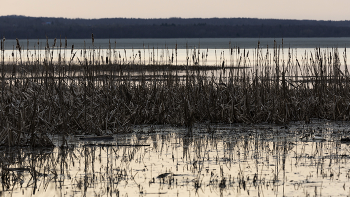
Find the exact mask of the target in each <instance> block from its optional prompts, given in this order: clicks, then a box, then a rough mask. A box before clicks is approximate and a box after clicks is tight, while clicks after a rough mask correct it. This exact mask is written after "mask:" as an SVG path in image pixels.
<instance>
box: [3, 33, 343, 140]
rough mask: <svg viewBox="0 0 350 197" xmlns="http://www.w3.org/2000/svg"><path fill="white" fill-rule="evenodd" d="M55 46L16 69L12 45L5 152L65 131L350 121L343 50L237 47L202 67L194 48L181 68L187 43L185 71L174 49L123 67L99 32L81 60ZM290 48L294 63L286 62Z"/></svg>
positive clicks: (5, 105) (5, 98)
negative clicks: (297, 54)
mask: <svg viewBox="0 0 350 197" xmlns="http://www.w3.org/2000/svg"><path fill="white" fill-rule="evenodd" d="M55 40H56V39H55ZM4 42H5V40H3V41H2V46H3V44H4ZM48 43H49V42H48V40H47V43H46V45H45V55H44V59H43V60H41V54H40V52H39V51H38V53H37V54H36V57H32V60H28V61H25V62H23V61H22V55H21V48H22V46H20V45H19V42H17V46H16V48H17V50H18V52H19V58H15V57H14V55H13V61H12V62H7V63H6V64H5V61H4V47H2V64H1V65H2V68H1V76H2V80H1V105H0V113H1V117H3V118H1V131H0V132H1V133H0V136H2V138H1V142H0V143H1V144H2V145H9V146H13V145H33V146H47V145H48V144H47V143H46V142H45V140H44V141H37V142H35V138H39V139H40V138H45V136H46V135H47V134H58V133H59V134H64V135H66V134H96V135H106V134H112V133H118V132H120V131H124V130H127V129H125V128H128V127H130V125H137V124H169V125H174V126H187V127H188V128H192V125H193V124H194V123H208V122H209V123H261V122H268V123H277V124H287V123H288V122H290V121H305V122H306V123H309V122H310V121H311V120H312V119H313V118H320V119H331V120H349V117H350V116H349V115H350V111H349V110H350V108H349V105H348V103H349V102H350V100H349V98H348V94H349V72H348V69H347V66H346V56H345V55H346V53H345V55H343V58H344V62H345V70H342V69H341V63H340V55H339V53H338V49H337V48H334V49H329V50H327V51H321V50H320V49H315V51H314V53H311V54H306V53H305V56H304V58H303V59H301V60H298V59H294V58H293V52H292V50H293V49H284V48H283V45H282V46H279V45H277V43H276V42H275V44H274V46H273V48H272V49H269V48H268V49H267V52H266V53H263V52H262V49H261V48H260V44H259V43H258V47H257V48H256V50H255V52H254V54H253V55H249V51H246V50H245V49H243V50H242V49H240V48H239V47H232V48H231V53H230V54H229V56H230V57H229V58H227V57H225V54H224V53H223V52H222V53H221V54H220V57H219V58H217V53H216V51H215V56H216V58H217V59H219V61H220V63H218V62H217V61H218V60H217V61H216V65H215V66H209V65H205V64H206V61H205V59H206V58H207V56H208V53H206V54H205V53H202V60H201V61H200V56H201V54H200V51H199V50H196V49H194V50H192V49H189V47H188V46H187V45H186V60H187V62H186V65H177V46H175V55H176V57H175V64H174V57H173V55H174V54H173V53H172V55H170V51H169V49H168V48H165V49H164V50H161V53H162V55H161V56H160V58H159V59H158V57H159V55H158V53H159V52H158V51H159V49H158V47H157V49H156V52H155V49H154V48H153V50H148V51H149V53H150V54H149V57H152V56H153V57H152V58H153V59H152V60H150V62H153V63H152V64H149V65H145V60H144V61H142V55H141V54H142V53H141V50H140V51H138V52H137V53H136V54H133V55H132V57H130V58H128V57H127V56H126V52H125V57H124V58H123V60H122V58H121V55H120V54H119V55H116V57H117V59H115V58H114V59H112V55H111V54H115V53H114V52H113V51H112V47H109V53H108V54H107V55H106V57H103V56H101V54H100V52H99V49H97V48H96V46H95V45H94V37H93V34H92V43H93V48H92V49H84V50H81V56H80V57H78V55H76V54H77V53H78V52H79V51H78V50H75V49H74V45H72V47H71V53H70V57H66V54H65V52H64V54H63V55H62V54H61V52H60V51H61V47H62V44H61V41H60V44H59V46H58V45H56V41H55V42H54V44H53V45H52V46H50V45H49V44H48ZM39 47H40V46H39V44H38V49H39ZM165 47H167V46H166V45H165ZM230 47H231V44H230ZM57 48H59V49H58V50H56V49H57ZM64 48H67V39H65V46H64ZM57 51H59V53H58V57H59V58H58V60H59V61H58V62H55V61H53V59H54V55H55V53H54V52H57ZM145 51H146V50H145V49H144V53H145ZM286 51H288V59H287V60H285V59H280V57H281V56H282V57H283V54H284V53H285V52H286ZM155 53H156V54H157V55H156V54H155ZM15 54H17V53H15ZM281 54H282V55H281ZM16 56H17V55H16ZM155 56H156V57H155ZM28 59H30V58H28ZM128 59H129V61H128ZM137 59H138V60H137ZM75 62H77V63H75ZM180 72H182V73H183V74H182V75H180ZM34 142H35V143H34ZM41 143H42V144H41Z"/></svg>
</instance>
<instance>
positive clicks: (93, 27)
mask: <svg viewBox="0 0 350 197" xmlns="http://www.w3.org/2000/svg"><path fill="white" fill-rule="evenodd" d="M91 33H94V35H95V37H96V38H228V37H229V38H235V37H349V36H350V21H316V20H282V19H254V18H208V19H201V18H192V19H182V18H169V19H128V18H111V19H66V18H44V17H24V16H2V17H0V35H1V36H5V37H6V38H9V39H14V38H19V39H27V38H28V39H40V38H46V37H48V38H58V37H60V36H61V37H67V38H70V39H72V38H90V37H91Z"/></svg>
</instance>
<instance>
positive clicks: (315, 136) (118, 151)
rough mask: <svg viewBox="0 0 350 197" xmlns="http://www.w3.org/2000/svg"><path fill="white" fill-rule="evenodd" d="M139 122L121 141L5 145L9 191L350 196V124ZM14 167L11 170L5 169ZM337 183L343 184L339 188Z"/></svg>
mask: <svg viewBox="0 0 350 197" xmlns="http://www.w3.org/2000/svg"><path fill="white" fill-rule="evenodd" d="M312 122H313V123H312V124H309V125H305V124H304V123H303V122H295V123H291V124H289V125H288V126H278V125H267V124H257V125H243V124H231V125H221V124H214V125H213V124H211V125H195V126H194V128H193V131H194V133H193V135H192V136H189V135H187V130H186V128H183V127H170V126H159V125H152V126H149V125H141V126H133V127H131V128H130V129H131V131H132V132H131V133H125V134H118V135H114V140H109V141H85V140H82V139H80V137H81V136H69V138H68V147H66V148H63V149H61V148H59V145H60V143H61V142H60V139H61V138H60V137H59V136H54V137H53V139H54V143H55V144H56V147H55V148H52V149H50V148H49V149H48V148H46V149H41V148H37V149H34V150H33V149H28V148H24V147H23V148H22V147H17V148H7V147H0V156H1V158H2V160H1V161H0V163H1V165H2V166H3V168H2V170H1V174H2V184H1V188H2V191H1V192H0V196H1V197H5V196H170V197H171V196H334V195H336V196H347V195H349V193H350V185H349V178H350V170H349V168H348V167H347V166H348V165H347V164H348V163H349V161H350V153H349V151H350V149H349V142H343V141H342V138H345V137H348V136H349V130H348V128H349V126H350V125H349V123H347V122H329V121H319V120H313V121H312ZM4 166H6V168H5V167H4ZM335 188H336V189H335Z"/></svg>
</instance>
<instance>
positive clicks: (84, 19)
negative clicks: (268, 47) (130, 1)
mask: <svg viewBox="0 0 350 197" xmlns="http://www.w3.org/2000/svg"><path fill="white" fill-rule="evenodd" d="M6 16H17V17H33V18H63V19H84V20H99V19H114V18H123V19H176V18H177V19H215V18H217V19H235V18H237V19H239V18H242V19H262V20H312V21H313V20H315V21H350V18H349V19H346V20H345V19H344V20H322V19H320V20H317V19H293V18H257V17H188V18H185V17H163V18H160V17H158V18H140V17H101V18H82V17H76V18H70V17H63V16H61V17H60V16H57V17H56V16H28V15H18V14H11V15H0V17H6Z"/></svg>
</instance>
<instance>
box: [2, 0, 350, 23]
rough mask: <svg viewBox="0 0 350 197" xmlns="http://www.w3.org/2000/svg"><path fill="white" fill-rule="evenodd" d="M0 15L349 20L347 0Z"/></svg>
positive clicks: (80, 7)
mask: <svg viewBox="0 0 350 197" xmlns="http://www.w3.org/2000/svg"><path fill="white" fill-rule="evenodd" d="M0 7H1V15H24V16H35V17H38V16H39V17H64V18H90V19H92V18H115V17H123V18H169V17H181V18H194V17H196V18H211V17H219V18H222V17H225V18H234V17H245V18H275V19H312V20H350V0H172V1H170V0H123V1H122V0H59V1H57V0H56V1H53V0H2V1H1V3H0Z"/></svg>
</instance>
